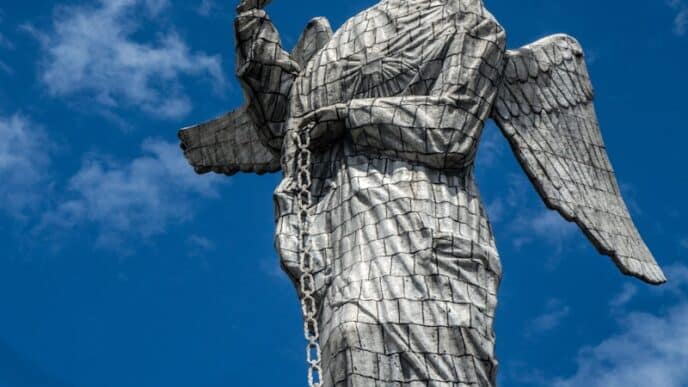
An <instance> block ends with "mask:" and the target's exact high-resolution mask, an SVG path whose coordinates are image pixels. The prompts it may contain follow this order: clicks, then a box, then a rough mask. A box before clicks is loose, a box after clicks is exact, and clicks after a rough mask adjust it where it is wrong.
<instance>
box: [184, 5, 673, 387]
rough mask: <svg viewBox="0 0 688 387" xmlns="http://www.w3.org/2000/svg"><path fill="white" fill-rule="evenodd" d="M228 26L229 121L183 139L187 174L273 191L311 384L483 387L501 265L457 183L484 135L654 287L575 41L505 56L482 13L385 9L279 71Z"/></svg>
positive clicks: (279, 63) (289, 59)
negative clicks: (234, 104) (232, 90)
mask: <svg viewBox="0 0 688 387" xmlns="http://www.w3.org/2000/svg"><path fill="white" fill-rule="evenodd" d="M268 2H269V0H243V1H242V2H241V4H240V5H239V7H238V8H237V11H238V15H237V17H236V22H235V31H236V56H237V76H238V78H239V80H240V82H241V85H242V88H243V89H244V91H245V95H246V103H245V105H244V106H243V107H241V108H239V109H238V110H235V111H233V112H231V113H229V114H227V115H226V116H223V117H220V118H218V119H215V120H213V121H210V122H207V123H204V124H201V125H198V126H194V127H190V128H187V129H184V130H182V131H181V132H180V134H179V135H180V138H181V141H182V148H183V149H184V152H185V154H186V157H187V158H188V160H189V162H190V163H191V164H192V165H193V167H194V168H195V170H196V171H197V172H198V173H206V172H218V173H224V174H227V175H232V174H234V173H237V172H240V171H241V172H254V173H259V174H260V173H265V172H277V171H279V170H282V172H283V174H284V179H283V180H282V182H281V184H280V185H279V187H277V189H276V192H275V207H276V222H277V230H276V247H277V250H278V252H279V255H280V257H281V263H282V267H283V269H284V271H285V272H286V273H287V274H288V275H289V277H291V279H292V280H293V281H294V284H295V285H296V288H297V291H298V293H299V296H300V298H301V301H302V306H303V312H304V320H305V329H304V330H305V333H306V337H307V339H308V341H309V344H308V349H307V354H308V361H309V364H310V366H311V368H310V372H309V379H310V385H317V386H328V387H330V386H356V387H358V386H377V387H382V386H385V387H387V386H389V387H392V386H468V385H471V386H494V385H495V384H496V376H495V375H496V369H497V361H496V359H495V351H494V343H495V336H494V332H493V321H494V316H495V308H496V304H497V289H498V286H499V282H500V278H501V274H502V271H501V266H500V260H499V255H498V253H497V251H496V248H495V242H494V237H493V234H492V230H491V227H490V223H489V221H488V219H487V215H486V213H485V210H484V207H483V203H482V202H481V200H480V196H479V194H478V189H477V187H476V183H475V179H474V172H473V165H474V161H475V155H476V151H477V147H478V144H479V140H480V135H481V132H482V130H483V127H484V125H485V122H486V120H488V119H490V118H491V119H493V120H494V121H495V122H496V123H497V125H498V126H499V127H500V128H501V130H502V133H503V134H504V135H505V136H506V137H507V139H508V140H509V142H510V144H511V147H512V149H513V152H514V154H515V155H516V157H517V159H518V160H519V162H520V164H521V166H522V167H523V169H524V171H525V172H526V173H527V174H528V176H529V177H530V180H531V181H532V183H533V185H534V186H535V188H536V189H537V191H538V192H539V194H540V196H541V197H542V199H543V200H544V202H545V203H546V204H547V206H549V207H550V208H552V209H554V210H556V211H558V212H559V213H560V214H561V215H562V216H563V217H564V218H566V219H568V220H570V221H573V222H575V223H576V224H578V226H580V229H581V230H582V231H583V232H584V233H585V235H586V236H587V237H588V239H589V240H590V241H591V242H592V243H593V244H594V245H595V247H597V249H598V250H599V251H600V253H602V254H604V255H607V256H609V257H611V258H612V260H613V261H614V263H616V265H617V266H618V267H619V269H620V270H621V271H622V272H623V273H624V274H628V275H633V276H636V277H638V278H640V279H642V280H644V281H646V282H649V283H653V284H659V283H662V282H664V281H665V277H664V275H663V274H662V271H661V269H660V268H659V267H658V265H657V263H656V262H655V260H654V258H653V256H652V254H651V253H650V251H649V250H648V248H647V247H646V245H645V243H644V242H643V240H642V238H641V237H640V235H639V233H638V231H637V229H636V227H635V226H634V224H633V222H632V220H631V218H630V215H629V212H628V210H627V208H626V205H625V204H624V201H623V199H622V198H621V196H620V192H619V187H618V184H617V181H616V178H615V176H614V172H613V170H612V166H611V164H610V162H609V159H608V157H607V152H606V150H605V147H604V143H603V141H602V137H601V133H600V129H599V126H598V121H597V118H596V115H595V111H594V108H593V90H592V86H591V84H590V79H589V77H588V73H587V70H586V67H585V61H584V57H583V51H582V49H581V47H580V45H579V44H578V42H577V41H576V40H575V39H573V38H571V37H569V36H566V35H555V36H550V37H547V38H545V39H542V40H540V41H538V42H535V43H533V44H530V45H528V46H525V47H523V48H520V49H518V50H515V51H508V50H507V49H506V34H505V32H504V30H503V28H502V27H501V26H500V24H499V23H498V22H497V20H496V19H495V18H494V17H493V16H492V15H491V14H490V13H489V12H488V11H487V10H486V9H485V8H484V6H483V3H482V1H480V0H383V1H381V2H380V3H378V4H377V5H375V6H373V7H372V8H369V9H367V10H365V11H363V12H361V13H360V14H358V15H356V16H354V17H353V18H351V19H349V20H348V21H347V22H346V23H345V24H344V25H343V26H342V27H341V28H340V29H339V30H338V31H337V32H335V33H333V32H332V29H331V28H330V25H329V23H328V22H327V20H325V19H323V18H317V19H313V20H312V21H311V22H310V23H309V24H308V26H307V27H306V30H305V31H304V33H303V35H302V36H301V38H300V40H299V42H298V44H297V46H296V48H294V50H293V51H292V52H291V53H288V52H286V51H285V50H284V49H283V48H282V46H281V43H280V39H279V36H278V33H277V30H276V29H275V27H274V25H273V24H272V22H271V21H270V18H269V17H268V15H267V14H266V12H265V10H264V6H265V5H266V4H267V3H268Z"/></svg>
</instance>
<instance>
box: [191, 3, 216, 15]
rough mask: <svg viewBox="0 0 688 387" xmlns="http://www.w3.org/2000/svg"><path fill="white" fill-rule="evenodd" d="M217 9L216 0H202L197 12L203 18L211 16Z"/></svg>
mask: <svg viewBox="0 0 688 387" xmlns="http://www.w3.org/2000/svg"><path fill="white" fill-rule="evenodd" d="M216 8H217V4H216V3H215V0H201V3H200V4H199V5H198V7H197V8H196V12H198V14H199V15H201V16H210V14H211V13H212V12H213V11H214V10H216Z"/></svg>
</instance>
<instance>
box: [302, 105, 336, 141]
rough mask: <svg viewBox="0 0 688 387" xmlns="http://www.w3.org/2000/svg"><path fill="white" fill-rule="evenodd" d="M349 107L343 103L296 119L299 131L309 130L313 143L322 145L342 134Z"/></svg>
mask: <svg viewBox="0 0 688 387" xmlns="http://www.w3.org/2000/svg"><path fill="white" fill-rule="evenodd" d="M348 113H349V107H348V106H347V105H346V104H344V103H338V104H334V105H330V106H325V107H322V108H320V109H317V110H315V111H313V112H311V113H308V114H306V115H305V116H303V117H301V118H300V119H298V127H299V128H300V129H305V128H310V129H309V130H310V133H311V139H312V140H313V143H315V144H318V143H324V142H328V141H332V140H334V139H337V138H339V137H340V136H341V135H342V134H344V128H345V124H344V120H346V116H347V114H348Z"/></svg>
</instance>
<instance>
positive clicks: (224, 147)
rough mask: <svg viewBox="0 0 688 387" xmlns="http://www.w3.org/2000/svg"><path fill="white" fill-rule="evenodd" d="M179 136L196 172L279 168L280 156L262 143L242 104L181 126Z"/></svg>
mask: <svg viewBox="0 0 688 387" xmlns="http://www.w3.org/2000/svg"><path fill="white" fill-rule="evenodd" d="M179 139H180V140H181V147H182V149H183V150H184V155H185V156H186V158H187V160H189V163H190V164H191V165H192V166H193V167H194V169H195V170H196V172H197V173H208V172H216V173H223V174H225V175H233V174H235V173H237V172H254V173H258V174H263V173H266V172H277V171H279V170H280V160H279V156H277V155H275V154H274V153H273V152H272V151H270V149H268V148H267V147H266V146H265V145H263V143H262V142H261V139H260V137H259V135H258V130H257V129H256V127H255V126H254V125H253V121H252V120H251V118H250V117H249V115H248V113H247V112H246V107H245V106H244V107H241V108H239V109H237V110H235V111H233V112H231V113H228V114H225V115H224V116H222V117H218V118H216V119H214V120H211V121H208V122H206V123H203V124H200V125H196V126H191V127H188V128H185V129H182V130H180V131H179Z"/></svg>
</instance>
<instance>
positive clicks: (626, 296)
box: [609, 283, 638, 310]
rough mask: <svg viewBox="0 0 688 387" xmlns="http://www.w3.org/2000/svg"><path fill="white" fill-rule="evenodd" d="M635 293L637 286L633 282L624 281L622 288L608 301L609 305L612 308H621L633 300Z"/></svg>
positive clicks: (636, 292)
mask: <svg viewBox="0 0 688 387" xmlns="http://www.w3.org/2000/svg"><path fill="white" fill-rule="evenodd" d="M636 294H638V287H637V286H636V285H635V284H631V283H625V284H624V286H623V289H621V291H620V292H619V293H617V294H616V295H615V296H614V297H613V298H612V299H611V301H609V306H610V307H611V308H612V309H613V310H618V309H619V308H623V307H624V306H626V305H628V303H629V302H631V300H633V298H634V297H635V296H636Z"/></svg>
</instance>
